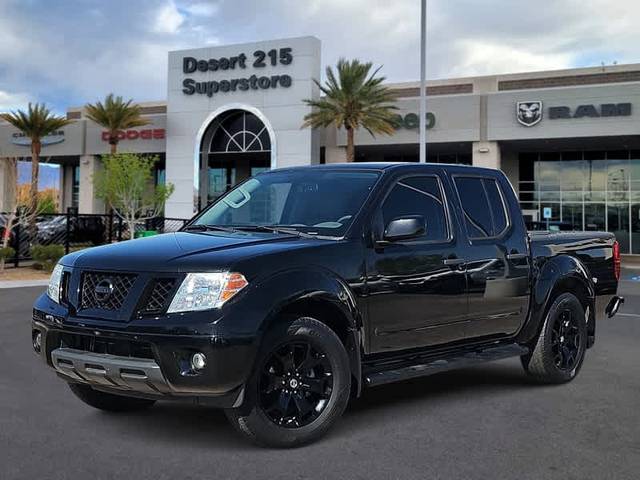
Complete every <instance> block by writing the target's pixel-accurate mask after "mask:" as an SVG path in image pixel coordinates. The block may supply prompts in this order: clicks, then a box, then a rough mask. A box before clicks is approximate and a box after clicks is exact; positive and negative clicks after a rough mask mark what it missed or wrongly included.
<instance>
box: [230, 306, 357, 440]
mask: <svg viewBox="0 0 640 480" xmlns="http://www.w3.org/2000/svg"><path fill="white" fill-rule="evenodd" d="M350 389H351V374H350V370H349V360H348V358H347V353H346V351H345V349H344V346H343V345H342V343H341V342H340V339H339V338H338V337H337V335H336V334H335V333H334V332H333V331H332V330H331V329H330V328H329V327H327V326H326V325H325V324H323V323H321V322H319V321H317V320H315V319H312V318H308V317H305V318H300V319H298V320H296V321H295V322H293V323H292V324H291V326H290V327H289V329H288V331H287V334H286V335H285V337H284V338H281V339H278V340H277V341H275V342H272V343H270V344H269V345H268V346H267V348H265V349H264V350H263V353H262V354H261V356H260V359H259V361H258V363H257V369H256V371H255V372H254V374H253V376H252V379H251V380H250V382H249V384H248V385H247V396H246V399H245V405H244V406H243V408H242V409H233V410H227V411H226V413H227V417H228V418H229V420H230V421H231V423H232V424H233V425H234V426H235V427H236V429H237V430H239V431H240V432H241V433H242V434H244V435H245V436H247V437H248V438H250V439H252V440H254V441H256V442H257V443H260V444H262V445H266V446H272V447H294V446H299V445H303V444H305V443H309V442H311V441H313V440H315V439H317V438H319V437H320V436H321V435H323V434H324V433H325V432H326V431H327V430H328V429H329V428H330V427H331V426H332V425H333V423H334V422H335V421H336V420H337V419H338V418H339V417H340V416H341V415H342V413H343V412H344V409H345V408H346V406H347V403H348V401H349V393H350Z"/></svg>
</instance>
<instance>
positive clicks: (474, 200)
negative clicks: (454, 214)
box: [456, 177, 493, 238]
mask: <svg viewBox="0 0 640 480" xmlns="http://www.w3.org/2000/svg"><path fill="white" fill-rule="evenodd" d="M456 187H457V189H458V194H459V195H460V202H461V203H462V210H463V211H464V219H465V223H466V225H467V232H468V233H469V237H471V238H481V237H491V236H493V224H492V222H491V212H490V211H489V201H488V199H487V194H486V192H485V190H484V187H483V186H482V179H481V178H467V177H461V178H456Z"/></svg>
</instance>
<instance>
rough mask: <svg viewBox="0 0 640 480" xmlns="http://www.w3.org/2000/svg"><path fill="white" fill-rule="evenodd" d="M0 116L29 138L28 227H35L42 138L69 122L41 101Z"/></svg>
mask: <svg viewBox="0 0 640 480" xmlns="http://www.w3.org/2000/svg"><path fill="white" fill-rule="evenodd" d="M0 118H2V119H3V120H5V121H7V122H9V123H10V124H11V125H13V126H14V127H15V128H17V129H18V130H20V131H21V132H22V133H23V134H24V135H25V136H26V137H27V138H29V139H30V140H31V188H30V190H29V204H28V208H29V213H30V216H29V227H30V228H31V230H35V228H36V217H35V215H36V212H37V210H38V179H39V177H40V152H41V150H42V139H43V138H44V137H46V136H47V135H51V134H52V133H53V132H56V131H57V130H60V129H61V128H62V127H64V126H66V125H68V124H70V123H71V120H68V119H67V118H65V117H60V116H57V115H54V114H52V113H51V111H50V110H49V109H48V108H47V107H46V106H45V105H44V104H41V103H36V104H35V105H32V104H31V103H30V104H29V107H28V109H27V111H26V112H25V111H24V110H17V111H14V112H11V113H2V114H0Z"/></svg>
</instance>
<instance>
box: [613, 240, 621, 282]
mask: <svg viewBox="0 0 640 480" xmlns="http://www.w3.org/2000/svg"><path fill="white" fill-rule="evenodd" d="M613 274H614V275H615V277H616V280H620V244H619V243H618V242H613Z"/></svg>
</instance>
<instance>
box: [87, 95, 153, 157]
mask: <svg viewBox="0 0 640 480" xmlns="http://www.w3.org/2000/svg"><path fill="white" fill-rule="evenodd" d="M132 102H133V100H128V101H126V102H125V101H124V100H123V99H122V97H114V96H113V93H110V94H109V95H107V97H106V98H105V100H104V103H102V102H100V101H98V102H96V103H95V104H91V103H89V104H87V106H86V110H87V117H88V118H89V119H90V120H93V121H94V122H96V123H97V124H98V125H100V126H102V127H104V128H106V129H107V130H108V132H109V145H111V154H112V155H113V154H114V153H116V152H117V150H118V141H119V139H118V131H120V130H126V129H127V128H135V127H143V126H145V125H149V123H151V122H149V121H148V120H146V119H145V118H143V117H142V113H141V110H140V106H139V105H135V104H132Z"/></svg>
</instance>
